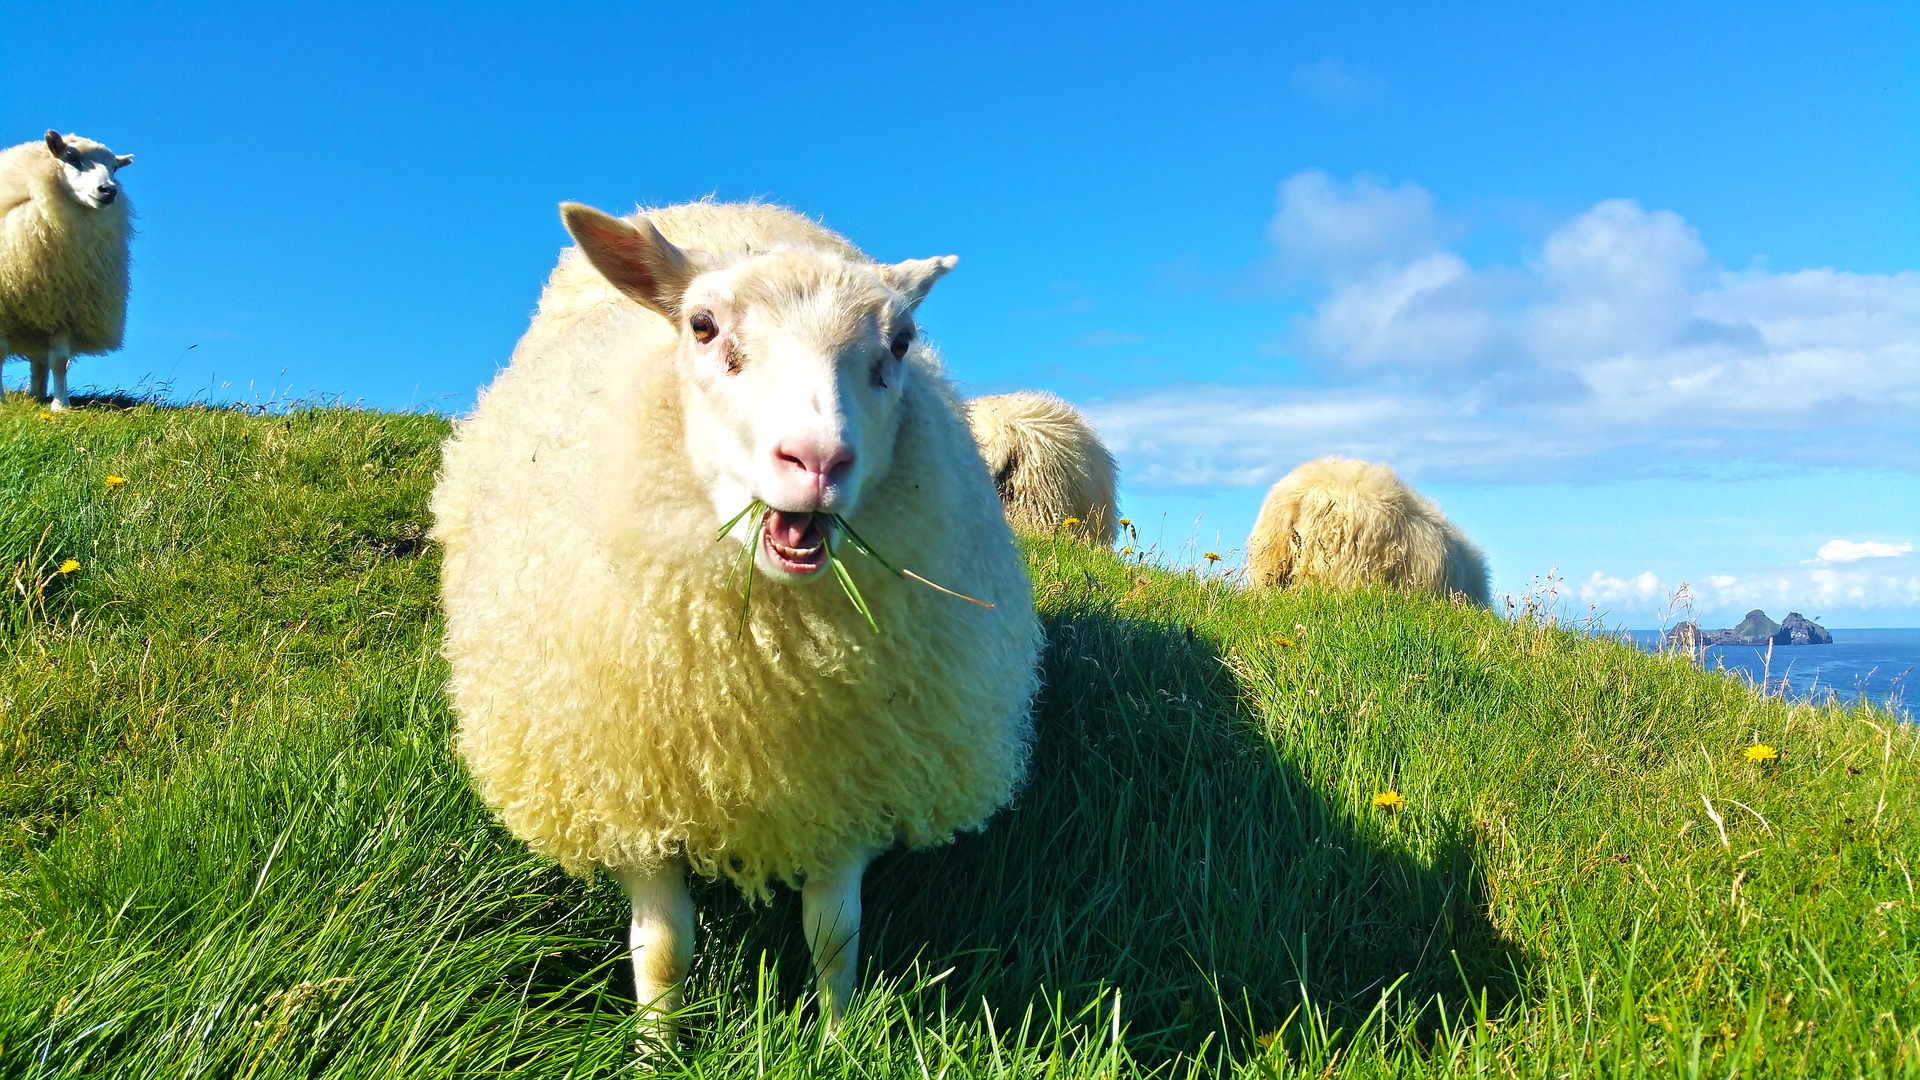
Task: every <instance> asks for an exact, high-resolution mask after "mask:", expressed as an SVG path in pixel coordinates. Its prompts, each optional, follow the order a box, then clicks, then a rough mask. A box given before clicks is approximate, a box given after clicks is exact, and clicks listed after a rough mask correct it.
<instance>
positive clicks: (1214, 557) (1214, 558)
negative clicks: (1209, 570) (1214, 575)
mask: <svg viewBox="0 0 1920 1080" xmlns="http://www.w3.org/2000/svg"><path fill="white" fill-rule="evenodd" d="M1205 558H1206V560H1207V561H1208V562H1219V561H1220V553H1219V552H1217V551H1209V552H1207V553H1206V555H1205Z"/></svg>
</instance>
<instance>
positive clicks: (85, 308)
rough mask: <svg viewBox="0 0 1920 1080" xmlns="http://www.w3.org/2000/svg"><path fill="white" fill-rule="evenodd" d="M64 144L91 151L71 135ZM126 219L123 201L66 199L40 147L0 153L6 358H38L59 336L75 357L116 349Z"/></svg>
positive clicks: (0, 282) (123, 314) (0, 287)
mask: <svg viewBox="0 0 1920 1080" xmlns="http://www.w3.org/2000/svg"><path fill="white" fill-rule="evenodd" d="M67 142H68V144H69V145H71V146H74V147H75V148H76V149H79V150H82V151H86V150H89V149H94V148H97V147H98V146H99V144H98V143H95V142H93V141H91V140H88V139H83V138H80V137H79V136H77V135H69V136H67ZM131 213H132V208H131V206H130V205H129V203H128V201H127V199H126V197H125V195H124V194H122V195H121V197H120V198H118V199H116V200H115V201H114V202H113V203H112V204H111V205H108V206H105V207H102V208H99V209H94V208H92V207H89V206H85V205H83V204H82V203H81V202H80V201H79V200H78V199H76V198H74V196H73V193H72V192H71V191H69V190H68V189H67V186H66V184H65V183H64V182H63V181H62V179H61V177H60V162H59V159H57V158H55V157H54V156H53V153H52V151H50V150H48V149H47V146H46V143H44V142H30V143H22V144H20V145H19V146H14V147H10V148H8V149H6V150H4V151H0V336H4V337H5V338H6V339H7V342H6V344H7V349H8V350H9V351H11V352H15V353H21V354H24V355H28V356H33V355H44V354H45V353H46V351H47V347H48V345H49V342H50V340H51V339H52V338H55V337H58V336H60V335H61V334H66V335H68V337H69V338H70V339H71V344H72V347H73V352H74V354H75V355H79V354H83V353H103V352H112V351H113V350H114V349H117V348H119V347H120V341H121V338H122V336H123V334H124V332H125V329H126V322H127V287H128V271H127V242H128V240H129V239H130V238H131V237H132V234H133V230H132V227H131V225H130V224H129V223H128V219H129V217H130V215H131Z"/></svg>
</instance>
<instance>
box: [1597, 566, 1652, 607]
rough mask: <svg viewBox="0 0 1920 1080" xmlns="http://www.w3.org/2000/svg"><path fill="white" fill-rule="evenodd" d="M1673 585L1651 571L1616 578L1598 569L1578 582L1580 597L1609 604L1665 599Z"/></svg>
mask: <svg viewBox="0 0 1920 1080" xmlns="http://www.w3.org/2000/svg"><path fill="white" fill-rule="evenodd" d="M1672 593H1673V587H1672V586H1670V585H1668V584H1667V583H1666V582H1664V581H1662V580H1660V577H1659V575H1657V574H1655V573H1653V572H1652V571H1647V572H1645V573H1641V574H1637V575H1635V576H1633V577H1631V578H1617V577H1614V576H1612V575H1611V574H1604V573H1601V572H1600V571H1598V570H1595V571H1594V572H1593V576H1591V577H1589V578H1588V579H1587V580H1585V581H1583V582H1581V583H1580V589H1579V595H1580V599H1581V600H1582V601H1584V602H1585V603H1589V604H1611V603H1617V602H1619V601H1622V600H1633V601H1641V602H1643V603H1644V602H1653V601H1659V600H1665V599H1666V598H1667V597H1668V596H1669V595H1671V594H1672Z"/></svg>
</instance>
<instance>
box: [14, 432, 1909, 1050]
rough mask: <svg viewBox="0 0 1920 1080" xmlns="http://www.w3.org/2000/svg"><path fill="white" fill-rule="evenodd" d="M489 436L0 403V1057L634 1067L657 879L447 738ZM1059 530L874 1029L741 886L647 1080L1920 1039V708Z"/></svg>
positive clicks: (873, 890) (1047, 543)
mask: <svg viewBox="0 0 1920 1080" xmlns="http://www.w3.org/2000/svg"><path fill="white" fill-rule="evenodd" d="M447 430H448V428H447V424H446V422H445V421H444V420H442V419H440V418H438V417H433V416H426V415H402V414H384V413H376V412H366V411H357V410H353V409H345V408H310V409H296V410H293V411H289V412H281V413H272V414H261V413H254V412H248V411H245V410H239V409H216V408H205V407H193V406H185V407H156V406H154V405H152V404H146V403H139V402H132V401H95V402H92V403H90V404H88V405H87V407H85V408H83V409H80V410H78V411H75V412H69V413H64V414H59V415H57V416H55V415H51V414H43V413H42V412H41V411H40V407H39V406H38V405H36V404H34V403H32V402H29V401H26V400H24V399H23V398H22V397H21V396H18V395H16V396H13V397H10V398H9V399H8V401H7V402H6V403H5V404H3V405H0V574H3V575H4V584H5V591H4V594H3V595H0V813H4V816H5V828H4V830H3V831H0V942H3V943H0V1076H6V1077H56V1076H57V1077H81V1076H86V1077H100V1076H113V1077H197V1076H211V1077H283V1076H299V1077H321V1076H326V1077H336V1076H338V1077H347V1076H353V1077H360V1076H489V1075H504V1074H509V1073H510V1074H512V1075H515V1076H528V1077H547V1076H553V1077H562V1076H565V1077H590V1076H613V1075H625V1074H629V1073H631V1072H632V1071H633V1068H634V1061H633V1051H632V1038H633V1023H632V1019H633V1012H634V1005H633V1001H632V996H631V983H630V972H629V969H628V967H627V965H626V963H625V960H624V958H623V956H622V955H621V949H620V942H621V940H622V939H623V936H624V931H625V920H626V911H625V904H624V901H623V898H622V897H621V896H620V894H619V890H618V888H617V887H616V886H615V885H614V884H613V883H612V882H610V881H609V880H606V879H605V878H604V877H603V878H601V879H599V880H595V881H582V880H579V879H575V878H570V877H568V876H566V875H565V874H563V873H561V872H560V871H559V870H558V869H556V868H555V867H553V866H552V865H550V864H547V863H544V862H543V861H541V860H539V859H537V858H534V857H532V856H530V855H529V854H528V853H527V852H526V851H525V850H524V849H523V848H522V847H521V845H519V844H518V843H517V842H516V841H514V840H513V839H512V837H511V836H509V835H507V834H506V833H505V832H504V831H503V830H502V829H501V828H500V827H499V826H498V825H496V824H495V823H494V822H493V820H492V819H491V817H490V815H489V814H488V812H487V811H486V809H485V807H484V806H482V805H481V804H480V803H479V801H478V800H477V799H476V797H475V796H474V794H473V791H472V789H471V787H470V785H469V783H468V781H467V779H466V776H465V774H464V772H463V770H462V767H461V765H460V763H459V761H458V759H457V758H456V757H455V756H454V754H453V752H452V748H451V743H450V733H451V730H452V723H453V721H452V718H451V716H450V714H449V711H448V709H447V705H446V701H445V698H444V697H443V695H442V693H441V685H442V682H443V680H444V678H445V674H446V672H445V666H444V664H443V662H442V661H441V659H440V658H439V655H438V651H437V650H438V637H439V614H438V611H437V607H436V601H435V593H436V574H437V552H436V551H435V549H434V547H433V546H432V544H431V543H430V542H428V541H427V540H426V538H425V529H426V527H427V525H428V523H429V522H428V518H427V511H426V500H427V495H428V492H429V491H430V489H431V486H432V483H433V476H434V469H435V464H436V459H437V451H438V446H439V443H440V441H441V440H442V439H443V438H444V437H445V435H446V434H447ZM1022 543H1023V545H1024V548H1025V552H1026V556H1027V559H1028V561H1029V564H1030V566H1031V567H1032V571H1033V575H1034V580H1035V583H1036V589H1037V595H1038V599H1039V605H1040V608H1041V612H1042V615H1043V619H1044V622H1045V625H1046V628H1047V636H1048V642H1049V644H1048V648H1047V652H1046V657H1045V683H1046V686H1045V690H1044V691H1043V694H1042V698H1041V700H1040V702H1039V704H1038V708H1037V714H1036V723H1037V728H1038V740H1037V744H1036V748H1035V757H1034V760H1033V764H1032V771H1031V778H1030V781H1029V783H1028V785H1027V787H1026V789H1025V790H1024V792H1023V793H1022V794H1021V795H1020V797H1019V799H1018V801H1017V802H1016V804H1015V805H1014V806H1013V807H1012V808H1011V809H1010V810H1007V811H1005V812H1003V813H1002V814H1000V815H999V816H997V817H996V818H995V819H994V820H993V821H992V822H991V823H990V825H989V827H988V828H987V829H986V830H984V831H983V832H981V833H979V834H977V835H969V836H966V837H963V838H962V839H961V840H959V841H958V842H956V843H955V844H953V845H951V846H949V847H946V848H942V849H939V850H934V851H927V852H917V853H906V852H895V853H892V854H890V855H888V856H886V857H884V858H883V859H882V860H881V861H880V862H879V863H878V864H876V866H875V868H874V870H873V871H872V873H871V874H870V876H869V878H868V884H867V887H866V893H865V896H866V909H867V919H868V922H867V930H866V935H865V938H866V940H865V946H866V952H867V955H866V957H865V961H864V967H865V971H864V975H863V978H862V982H861V987H862V991H861V996H860V997H859V998H857V999H856V1002H855V1006H854V1011H853V1013H852V1015H851V1017H850V1019H849V1023H848V1024H847V1026H846V1028H845V1029H844V1030H843V1031H842V1032H841V1033H840V1035H839V1036H838V1037H837V1038H836V1039H832V1040H829V1039H825V1038H823V1036H822V1032H821V1029H820V1026H819V1024H818V1023H817V1021H816V1018H815V1014H814V1009H813V1003H812V1002H811V1000H810V998H809V987H808V979H807V977H806V971H807V963H806V954H805V948H804V945H803V943H802V941H801V937H800V933H799V926H798V922H799V920H798V915H797V911H796V908H797V904H796V902H795V901H794V898H793V897H791V896H789V895H782V896H781V897H780V898H779V899H778V900H777V901H776V902H774V903H773V904H771V905H770V906H767V907H755V906H751V905H749V904H747V903H746V902H745V901H743V900H742V899H741V898H740V897H739V896H738V894H737V893H736V892H734V891H732V890H731V889H730V888H726V887H719V886H705V887H702V888H701V889H699V890H698V891H697V901H698V904H699V907H700V923H699V939H700V946H699V952H698V959H697V961H696V968H695V971H694V974H693V977H692V980H691V986H690V995H689V1000H690V1004H689V1006H688V1009H687V1016H686V1029H687V1032H688V1037H687V1038H686V1040H685V1041H684V1045H683V1046H682V1047H681V1048H680V1050H679V1052H678V1055H677V1056H676V1057H674V1058H672V1059H661V1060H654V1061H651V1062H649V1067H650V1068H651V1069H652V1070H653V1071H654V1072H655V1073H657V1074H660V1075H673V1074H680V1073H685V1074H687V1075H698V1076H711V1077H731V1076H755V1077H763V1076H793V1077H799V1076H807V1077H813V1076H829V1077H838V1076H844V1077H891V1076H901V1077H906V1076H915V1077H955V1078H959V1077H976V1076H978V1077H999V1076H1047V1077H1082V1076H1084V1077H1104V1078H1118V1077H1123V1076H1135V1075H1154V1076H1167V1077H1185V1076H1193V1075H1208V1076H1211V1075H1223V1076H1236V1077H1293V1076H1300V1077H1332V1076H1352V1077H1364V1076H1389V1075H1391V1076H1457V1075H1458V1076H1466V1075H1471V1076H1481V1075H1491V1076H1516V1077H1542V1078H1545V1077H1564V1076H1584V1075H1602V1076H1638V1075H1648V1076H1698V1075H1706V1074H1712V1075H1716V1076H1776V1075H1778V1076H1797V1075H1836V1076H1837V1075H1874V1076H1877V1075H1914V1074H1920V921H1916V920H1917V919H1920V916H1917V915H1916V903H1920V898H1916V896H1915V890H1914V882H1913V868H1914V863H1915V861H1916V857H1920V843H1916V838H1917V837H1920V828H1917V825H1920V823H1917V822H1916V809H1915V800H1914V797H1913V791H1914V787H1915V781H1916V778H1920V743H1917V740H1916V737H1915V734H1914V730H1913V728H1912V726H1911V725H1905V724H1901V723H1899V722H1897V721H1896V720H1895V719H1894V718H1893V717H1892V716H1890V715H1888V714H1887V713H1886V712H1884V711H1881V710H1877V709H1875V708H1874V707H1872V706H1870V705H1856V706H1850V707H1840V706H1835V705H1822V706H1817V707H1816V706H1809V705H1805V704H1795V703H1791V702H1787V701H1782V700H1779V699H1776V698H1769V697H1765V696H1762V695H1759V694H1756V693H1755V692H1754V691H1753V690H1752V689H1751V688H1750V687H1748V686H1745V685H1743V684H1741V683H1740V682H1737V681H1736V680H1735V679H1733V678H1731V677H1728V676H1725V675H1719V674H1713V673H1709V672H1703V671H1701V670H1699V669H1698V668H1697V667H1695V666H1694V665H1692V664H1691V663H1690V662H1688V661H1687V660H1686V659H1684V658H1681V657H1673V656H1652V655H1645V654H1643V653H1641V652H1639V651H1637V650H1635V649H1634V648H1633V647H1632V646H1630V645H1628V644H1625V643H1622V642H1619V641H1615V640H1605V639H1598V638H1594V637H1591V636H1587V635H1584V634H1581V633H1579V632H1577V631H1575V630H1573V629H1570V628H1567V627H1562V626H1558V625H1555V624H1554V623H1553V621H1552V620H1551V619H1550V618H1543V617H1535V618H1527V619H1521V620H1507V619H1502V618H1500V617H1498V616H1496V615H1495V614H1494V613H1491V612H1486V611H1481V610H1476V609H1472V608H1469V607H1465V606H1461V605H1457V604H1452V603H1446V602H1440V601H1435V600H1431V599H1421V598H1416V597H1409V596H1405V595H1400V594H1396V593H1391V592H1367V593H1361V594H1358V595H1349V596H1337V595H1331V594H1325V593H1319V592H1312V591H1290V592H1282V593H1275V594H1269V595H1251V594H1248V593H1247V592H1245V591H1243V590H1241V589H1238V588H1236V587H1234V586H1233V584H1232V583H1231V582H1230V581H1229V580H1227V579H1226V578H1225V577H1224V576H1222V575H1221V574H1220V573H1218V572H1216V571H1212V570H1208V571H1188V572H1172V571H1167V570H1162V569H1157V568H1154V567H1152V566H1149V565H1146V564H1145V563H1143V562H1142V561H1141V560H1140V559H1139V557H1137V556H1134V557H1129V556H1122V555H1118V554H1115V553H1112V552H1107V551H1098V550H1093V549H1091V548H1089V547H1087V546H1085V545H1082V544H1080V543H1077V542H1074V541H1072V540H1069V539H1064V538H1060V537H1050V536H1032V537H1026V538H1024V539H1023V541H1022ZM1756 746H1763V747H1766V748H1772V749H1773V750H1775V751H1776V752H1777V756H1774V757H1771V758H1768V757H1767V755H1766V754H1765V753H1764V752H1761V751H1755V752H1754V753H1753V754H1751V755H1750V754H1749V751H1750V750H1753V748H1755V747H1756ZM1750 757H1759V758H1762V759H1763V760H1758V761H1756V760H1750ZM1388 793H1392V795H1395V796H1398V799H1399V801H1398V802H1397V803H1396V802H1395V799H1394V798H1390V797H1386V796H1387V795H1388Z"/></svg>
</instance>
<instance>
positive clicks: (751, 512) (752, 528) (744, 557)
mask: <svg viewBox="0 0 1920 1080" xmlns="http://www.w3.org/2000/svg"><path fill="white" fill-rule="evenodd" d="M766 517H767V504H766V503H763V502H761V501H760V500H759V499H754V500H752V501H751V502H749V503H747V508H746V509H745V510H742V511H740V512H739V513H737V514H735V515H733V517H732V518H731V519H730V520H729V521H728V522H727V523H726V524H725V525H722V526H721V527H720V535H718V536H716V537H714V538H713V542H714V543H716V544H717V543H719V542H720V541H722V540H725V539H726V538H727V536H728V535H729V534H731V533H732V532H733V527H734V526H735V525H738V524H740V519H741V518H746V519H747V531H748V532H749V533H751V534H752V536H753V539H752V540H751V541H749V542H748V543H746V544H742V545H741V547H740V561H739V562H737V563H734V564H733V569H732V570H731V571H729V572H728V573H727V588H729V589H731V588H733V579H734V578H736V577H739V576H741V575H742V574H744V575H745V576H746V579H747V584H746V588H745V589H744V590H743V591H742V592H741V594H740V629H739V630H737V631H735V632H734V635H733V639H734V640H735V641H739V640H740V639H741V638H743V637H746V636H747V607H748V605H750V604H752V603H753V552H754V549H755V548H757V547H759V546H760V528H761V523H762V522H763V521H765V520H766Z"/></svg>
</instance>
